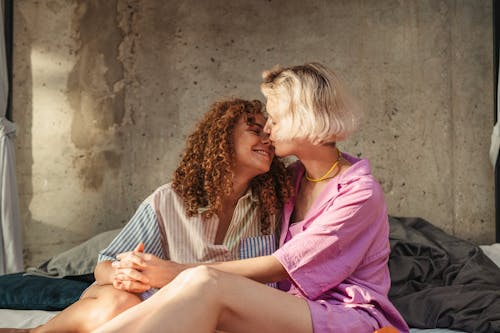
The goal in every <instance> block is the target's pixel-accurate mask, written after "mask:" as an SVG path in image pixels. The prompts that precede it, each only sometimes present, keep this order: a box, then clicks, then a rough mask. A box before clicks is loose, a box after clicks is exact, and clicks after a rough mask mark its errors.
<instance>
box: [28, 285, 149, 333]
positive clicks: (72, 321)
mask: <svg viewBox="0 0 500 333" xmlns="http://www.w3.org/2000/svg"><path fill="white" fill-rule="evenodd" d="M140 302H141V300H140V298H139V297H138V296H136V295H135V294H131V293H128V292H125V291H121V290H118V289H116V288H114V287H113V286H112V285H106V286H98V285H93V286H91V287H90V288H89V289H88V290H87V291H86V292H85V293H84V295H83V296H82V298H81V299H80V300H79V301H78V302H76V303H74V304H72V305H71V306H69V307H68V308H66V309H64V311H62V312H61V313H59V314H58V315H57V316H55V317H54V318H52V319H51V320H49V321H48V322H47V323H46V324H44V325H41V326H38V327H36V328H34V329H32V330H30V331H29V332H30V333H52V332H54V333H55V332H68V333H73V332H74V333H82V332H90V331H92V330H93V329H95V328H96V327H99V326H100V325H102V324H103V323H105V322H107V321H108V320H110V319H111V318H113V317H115V316H116V315H118V314H119V313H121V312H123V311H125V310H127V309H128V308H130V307H132V306H134V305H137V304H139V303H140Z"/></svg>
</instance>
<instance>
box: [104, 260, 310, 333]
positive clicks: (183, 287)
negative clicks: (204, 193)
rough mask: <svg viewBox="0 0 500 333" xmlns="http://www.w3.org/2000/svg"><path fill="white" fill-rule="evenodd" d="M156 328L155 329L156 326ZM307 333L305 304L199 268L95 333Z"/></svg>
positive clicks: (206, 268)
mask: <svg viewBox="0 0 500 333" xmlns="http://www.w3.org/2000/svg"><path fill="white" fill-rule="evenodd" d="M160 328H161V329H160ZM160 330H163V331H165V330H168V332H169V333H184V332H186V333H188V332H189V333H192V332H197V333H213V332H214V331H216V330H220V331H224V332H238V333H247V332H248V333H255V332H259V333H275V332H287V333H312V331H313V329H312V322H311V315H310V312H309V307H308V305H307V302H306V301H305V300H303V299H301V298H298V297H295V296H292V295H289V294H286V293H284V292H282V291H279V290H275V289H272V288H270V287H267V286H265V285H262V284H260V283H257V282H255V281H251V280H249V279H246V278H243V277H240V276H237V275H233V274H228V273H224V272H220V271H217V270H215V269H212V268H209V267H205V266H199V267H196V268H194V269H190V270H186V271H184V272H183V273H181V274H180V275H179V276H178V277H177V278H176V279H174V281H172V282H171V283H170V284H168V285H167V286H166V287H163V288H162V289H161V290H160V291H159V292H158V293H156V294H155V295H154V296H152V297H151V298H150V299H148V300H147V301H145V302H143V303H141V304H140V305H138V306H136V307H134V308H132V309H130V310H128V311H126V312H124V313H122V314H120V315H119V316H117V317H116V318H114V319H113V320H111V321H109V322H108V323H106V324H105V325H103V326H101V327H100V328H99V329H97V330H96V331H95V333H109V332H120V333H121V332H123V333H127V332H151V333H153V332H159V331H160Z"/></svg>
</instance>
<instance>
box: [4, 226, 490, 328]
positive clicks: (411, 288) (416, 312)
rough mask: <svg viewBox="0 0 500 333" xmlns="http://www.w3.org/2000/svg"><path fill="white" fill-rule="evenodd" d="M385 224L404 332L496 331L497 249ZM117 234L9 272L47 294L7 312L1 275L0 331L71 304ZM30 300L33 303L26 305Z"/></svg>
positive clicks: (44, 318)
mask: <svg viewBox="0 0 500 333" xmlns="http://www.w3.org/2000/svg"><path fill="white" fill-rule="evenodd" d="M390 225H391V235H390V242H391V249H392V251H391V257H390V260H389V268H390V270H391V280H392V284H393V286H392V288H391V291H390V297H391V300H392V301H393V302H394V304H395V305H396V307H397V308H398V310H399V311H400V312H401V313H402V314H403V316H404V317H405V320H407V322H408V323H409V324H410V326H411V327H412V328H411V332H412V333H453V332H499V331H500V329H499V328H500V244H492V245H482V246H480V247H476V246H474V245H472V244H470V243H468V242H466V241H463V240H460V239H458V238H455V237H453V236H451V235H448V234H446V233H444V232H443V231H442V230H440V229H439V228H436V227H435V226H433V225H432V224H430V223H429V222H427V221H425V220H423V219H419V218H398V217H390ZM117 232H118V230H112V231H109V232H106V233H103V234H100V235H98V236H96V237H94V238H92V239H90V240H89V241H87V242H84V243H83V244H81V245H79V246H77V247H75V248H73V249H71V250H69V251H66V252H65V253H62V254H60V255H58V256H55V257H54V258H51V259H49V260H48V261H47V262H46V263H44V264H43V265H41V266H40V267H37V268H30V269H28V272H27V274H29V275H28V276H22V277H21V276H19V275H17V276H16V275H11V276H10V278H11V281H10V282H9V281H6V282H5V284H6V285H7V286H9V285H12V284H16V283H18V284H19V285H18V286H17V288H18V290H25V289H29V288H26V287H25V286H23V285H22V284H23V283H25V282H24V281H23V280H26V279H30V278H31V279H35V280H40V281H42V282H39V283H41V285H40V286H36V283H35V286H33V283H32V282H29V281H28V282H27V284H29V285H30V288H31V289H33V290H40V289H44V290H45V291H47V293H48V294H49V296H47V295H45V296H40V293H34V292H33V291H27V293H28V295H26V296H25V298H26V299H25V300H23V301H24V303H22V302H17V304H15V306H14V309H12V308H8V307H10V305H9V304H8V303H9V302H11V303H13V302H12V300H8V298H9V297H11V295H10V296H9V291H8V290H7V289H8V288H6V285H2V283H3V282H2V280H8V278H6V277H5V276H3V277H0V327H14V328H30V327H35V326H37V325H40V324H42V323H44V322H46V321H48V320H49V319H50V318H52V317H53V316H54V315H56V314H57V313H58V312H59V311H58V310H59V308H64V307H65V306H67V304H71V303H72V302H74V301H75V300H76V299H77V298H78V296H79V294H80V293H81V290H84V289H85V288H86V286H88V285H89V284H90V283H91V275H89V271H90V272H92V269H93V266H94V265H95V258H96V257H97V255H96V253H95V252H96V251H97V250H96V249H101V248H103V247H105V245H106V244H107V243H109V241H111V239H112V238H113V237H114V236H115V235H116V234H117ZM12 281H14V282H12ZM63 283H66V285H63ZM41 286H43V288H42V287H41ZM10 294H12V292H10ZM14 294H16V293H15V292H14ZM6 295H7V296H8V297H7V296H6ZM15 296H17V295H15ZM37 297H38V298H39V300H40V301H39V303H37V304H34V305H33V303H36V302H35V301H34V300H35V299H36V298H37ZM51 297H52V298H51ZM58 297H59V298H58ZM6 300H8V302H6ZM437 300H438V301H437ZM20 303H21V305H20ZM30 307H31V308H34V309H29V308H30ZM55 309H57V310H55ZM471 309H474V311H471ZM429 311H430V312H429Z"/></svg>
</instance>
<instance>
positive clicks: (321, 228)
mask: <svg viewBox="0 0 500 333" xmlns="http://www.w3.org/2000/svg"><path fill="white" fill-rule="evenodd" d="M343 156H344V157H345V158H346V159H347V160H349V161H350V162H351V163H352V165H351V167H350V168H349V169H347V170H346V171H345V172H344V173H343V174H341V175H340V176H339V177H335V178H332V179H331V180H330V181H329V183H328V186H327V187H326V188H325V189H324V190H323V192H321V193H320V195H319V196H318V198H317V199H316V201H315V202H314V203H313V205H312V206H311V208H310V210H309V211H308V212H307V215H306V217H305V218H304V220H302V221H299V222H296V223H293V224H292V225H290V217H291V215H292V212H293V209H294V204H295V202H294V199H292V200H291V202H290V203H289V204H287V205H286V206H285V208H284V216H283V221H282V228H281V230H282V233H281V237H280V248H279V249H278V250H277V251H276V252H275V253H274V254H273V255H274V256H275V257H276V258H277V259H278V260H279V261H280V262H281V263H282V265H283V266H284V267H285V269H286V270H287V272H288V274H289V276H290V282H288V283H286V282H285V283H281V284H280V287H281V288H282V289H284V290H287V291H288V292H289V293H291V294H294V295H297V296H300V297H304V298H306V299H307V300H308V301H321V302H323V303H324V301H326V302H327V303H328V304H330V305H342V306H345V307H355V308H362V309H363V310H364V311H366V312H367V313H369V314H370V316H371V317H373V318H374V319H375V320H376V321H377V322H378V323H379V325H380V326H387V325H392V326H394V327H396V328H397V329H399V330H400V331H401V332H407V331H408V326H407V325H406V323H405V322H404V320H403V318H402V317H401V315H400V314H399V313H398V311H397V310H396V309H395V308H394V306H393V305H392V303H391V302H390V301H389V299H388V296H387V295H388V292H389V288H390V283H391V281H390V275H389V268H388V265H387V262H388V259H389V253H390V247H389V224H388V218H387V208H386V204H385V199H384V195H383V192H382V189H381V187H380V185H379V184H378V182H377V181H376V180H375V179H374V177H373V176H372V175H371V170H370V165H369V162H368V160H366V159H362V160H359V159H356V158H354V157H351V156H348V155H346V154H343ZM291 168H292V171H293V172H294V174H295V187H296V191H298V188H299V185H300V182H301V180H302V177H303V175H304V166H303V165H302V163H300V161H298V162H296V163H295V164H293V165H292V166H291ZM312 317H313V320H314V318H315V317H316V316H315V314H314V313H313V316H312ZM346 319H347V318H346ZM338 324H339V323H336V324H335V325H338Z"/></svg>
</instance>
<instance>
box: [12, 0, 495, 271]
mask: <svg viewBox="0 0 500 333" xmlns="http://www.w3.org/2000/svg"><path fill="white" fill-rule="evenodd" d="M14 14H15V36H14V37H15V49H14V66H15V67H14V73H15V77H14V87H13V89H14V118H15V119H14V120H15V121H16V123H17V125H18V137H17V140H16V149H17V170H18V184H19V193H20V200H21V216H22V223H23V225H24V239H25V262H26V264H27V265H36V264H39V263H41V262H42V261H43V260H44V259H46V258H48V257H49V256H51V255H53V254H54V253H57V252H59V251H62V250H64V249H67V248H69V247H72V246H74V245H76V244H78V243H79V242H81V241H83V240H85V239H87V238H89V237H90V236H92V235H94V234H96V233H98V232H101V231H104V230H108V229H112V228H116V227H119V226H122V225H123V224H124V223H126V221H127V220H128V218H129V217H130V216H131V214H132V213H133V211H134V210H135V208H136V207H137V205H138V204H139V203H140V202H141V201H142V200H143V199H144V198H145V197H146V196H147V195H148V194H149V193H150V192H151V191H153V190H154V189H155V188H156V187H157V186H159V185H161V184H163V183H165V182H167V181H169V179H170V175H171V173H172V171H173V170H174V168H175V166H176V164H177V161H178V159H179V154H180V152H181V150H182V147H183V144H184V139H185V137H186V135H187V134H188V133H189V132H190V131H191V130H192V128H193V125H194V121H195V120H197V119H198V118H199V116H200V115H201V114H202V113H204V112H205V110H206V109H207V107H208V105H209V104H210V103H211V102H212V101H213V100H214V99H216V98H219V97H223V96H241V97H243V98H261V99H262V96H261V94H260V92H259V88H258V86H259V83H260V73H261V71H262V70H263V69H267V68H269V67H271V66H273V65H275V64H277V63H280V64H283V65H292V64H300V63H303V62H306V61H319V62H322V63H325V64H327V65H329V66H330V67H332V68H334V69H335V70H336V71H337V72H338V73H339V74H340V76H341V77H343V78H344V81H345V82H346V84H347V86H348V87H349V88H350V89H351V91H352V92H353V94H354V95H355V96H356V97H357V98H358V99H359V101H360V104H361V105H362V106H363V107H364V109H365V118H364V125H363V127H362V130H361V131H360V132H359V133H358V134H356V135H355V136H353V137H352V138H351V139H350V140H349V141H348V142H345V143H343V144H342V145H341V146H342V147H343V148H344V149H345V150H347V151H348V152H350V153H352V154H355V155H359V156H366V157H369V158H370V159H371V161H372V164H373V168H374V173H375V175H376V176H377V177H378V178H379V179H380V181H381V183H382V184H383V187H384V190H385V193H386V197H387V201H388V206H389V211H390V213H391V214H394V215H399V216H420V217H424V218H426V219H428V220H430V221H431V222H433V223H434V224H436V225H438V226H440V227H442V228H444V229H445V230H446V231H448V232H451V233H453V234H455V235H457V236H459V237H463V238H466V239H469V240H472V241H474V242H477V243H490V242H493V241H494V200H493V196H494V188H493V170H492V167H491V166H490V164H489V161H488V149H489V137H490V133H491V132H490V131H491V126H492V121H493V120H492V118H493V116H492V108H493V94H492V89H493V88H492V81H493V74H492V67H493V65H492V63H493V62H492V53H493V52H492V27H491V21H492V20H491V16H492V9H491V1H489V0H480V1H479V0H460V1H459V0H443V1H438V0H418V1H417V0H415V1H410V0H400V1H393V0H378V1H361V0H355V1H340V0H339V1H333V0H332V1H320V0H314V1H307V2H305V1H301V0H256V1H244V0H232V1H196V0H188V1H170V0H168V1H167V0H165V1H154V0H128V1H127V0H100V1H96V0H89V1H84V0H51V1H35V0H22V1H15V13H14Z"/></svg>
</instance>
